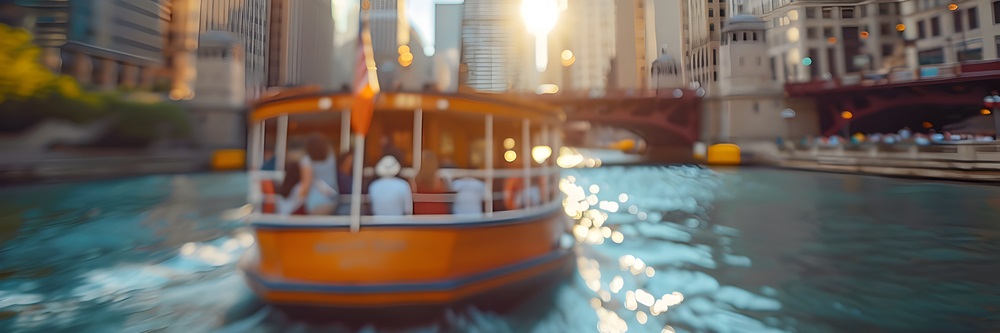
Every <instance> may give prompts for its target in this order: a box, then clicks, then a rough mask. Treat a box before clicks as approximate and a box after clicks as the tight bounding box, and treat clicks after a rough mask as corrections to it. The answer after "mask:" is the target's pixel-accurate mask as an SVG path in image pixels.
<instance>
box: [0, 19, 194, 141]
mask: <svg viewBox="0 0 1000 333" xmlns="http://www.w3.org/2000/svg"><path fill="white" fill-rule="evenodd" d="M40 55H41V49H40V48H39V47H38V46H36V45H35V44H33V43H32V36H31V34H30V33H28V32H27V31H25V30H23V29H16V28H11V27H9V26H6V25H3V24H0V133H3V132H8V133H9V132H18V131H21V130H24V129H26V128H28V127H30V126H32V125H34V124H37V123H38V122H40V121H42V120H44V119H62V120H67V121H71V122H75V123H80V124H83V123H89V122H92V121H96V120H100V119H111V120H112V127H111V128H110V129H109V132H108V133H106V135H105V138H104V140H102V142H103V143H104V144H105V145H114V146H131V147H140V146H145V145H148V144H149V143H151V142H153V141H155V140H157V139H160V138H173V139H179V138H186V137H188V136H189V135H190V133H191V130H190V122H189V121H188V118H187V114H186V113H185V112H184V111H183V110H182V109H180V108H179V107H177V106H176V105H172V104H167V103H160V102H157V103H149V102H140V101H132V100H128V99H126V98H124V97H123V94H122V92H108V93H97V92H86V91H83V90H82V89H81V88H80V85H79V84H78V83H77V82H76V80H74V79H73V78H72V77H68V76H65V75H56V74H54V73H52V72H51V71H49V70H48V69H47V68H45V66H43V65H42V64H41V63H40V62H39V56H40Z"/></svg>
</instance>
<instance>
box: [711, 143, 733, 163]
mask: <svg viewBox="0 0 1000 333" xmlns="http://www.w3.org/2000/svg"><path fill="white" fill-rule="evenodd" d="M740 162H741V161H740V146H737V145H734V144H731V143H719V144H714V145H711V146H709V147H708V161H707V163H708V164H709V165H740Z"/></svg>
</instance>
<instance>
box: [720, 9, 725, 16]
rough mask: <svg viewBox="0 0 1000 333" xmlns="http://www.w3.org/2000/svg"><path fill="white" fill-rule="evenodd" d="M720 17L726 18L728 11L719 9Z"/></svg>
mask: <svg viewBox="0 0 1000 333" xmlns="http://www.w3.org/2000/svg"><path fill="white" fill-rule="evenodd" d="M719 17H726V10H725V9H719Z"/></svg>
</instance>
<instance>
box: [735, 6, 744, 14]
mask: <svg viewBox="0 0 1000 333" xmlns="http://www.w3.org/2000/svg"><path fill="white" fill-rule="evenodd" d="M736 11H737V12H740V13H742V12H743V5H737V6H736Z"/></svg>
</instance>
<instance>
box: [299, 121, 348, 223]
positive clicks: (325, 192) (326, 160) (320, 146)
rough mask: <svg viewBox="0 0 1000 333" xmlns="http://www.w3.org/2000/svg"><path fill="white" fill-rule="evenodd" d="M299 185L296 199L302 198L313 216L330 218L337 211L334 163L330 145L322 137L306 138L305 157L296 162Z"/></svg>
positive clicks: (312, 136)
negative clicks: (298, 170)
mask: <svg viewBox="0 0 1000 333" xmlns="http://www.w3.org/2000/svg"><path fill="white" fill-rule="evenodd" d="M299 166H300V169H301V172H302V181H301V182H299V188H298V189H297V191H296V195H297V196H298V197H299V198H305V204H306V210H307V211H308V212H309V214H313V215H326V214H332V213H333V212H334V210H336V209H337V206H336V198H337V190H336V189H337V187H338V186H337V167H336V166H337V163H336V158H335V157H334V156H333V149H332V147H331V145H330V142H329V141H327V139H326V138H325V137H323V135H321V134H318V133H317V134H313V135H311V136H309V140H308V143H307V145H306V156H304V157H302V159H301V160H300V161H299Z"/></svg>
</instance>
